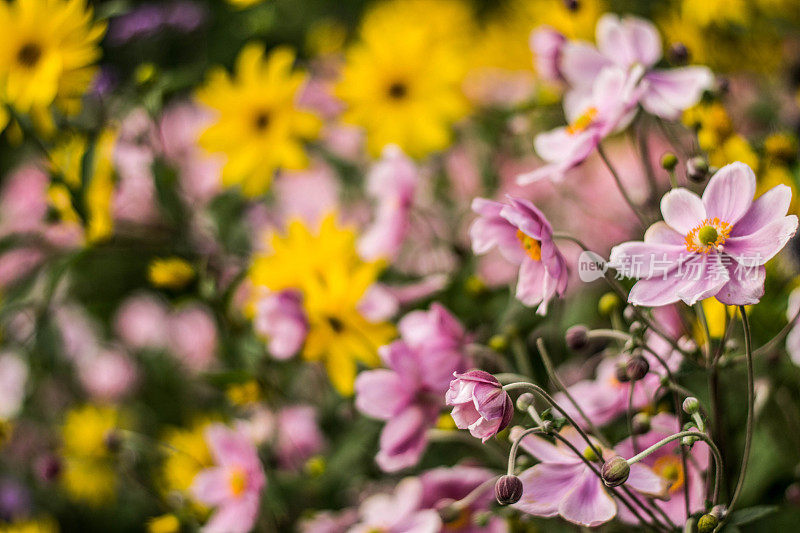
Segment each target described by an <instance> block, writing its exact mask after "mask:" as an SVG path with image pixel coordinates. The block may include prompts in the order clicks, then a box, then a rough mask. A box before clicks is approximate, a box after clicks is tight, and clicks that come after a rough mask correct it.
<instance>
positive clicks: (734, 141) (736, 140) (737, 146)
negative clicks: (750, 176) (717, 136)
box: [708, 134, 758, 168]
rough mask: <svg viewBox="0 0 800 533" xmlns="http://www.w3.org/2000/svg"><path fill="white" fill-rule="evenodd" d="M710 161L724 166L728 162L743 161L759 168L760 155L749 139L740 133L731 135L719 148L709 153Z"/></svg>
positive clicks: (718, 165) (717, 165)
mask: <svg viewBox="0 0 800 533" xmlns="http://www.w3.org/2000/svg"><path fill="white" fill-rule="evenodd" d="M708 161H709V163H711V164H712V165H714V166H716V167H723V166H725V165H727V164H728V163H733V162H735V161H741V162H742V163H745V164H746V165H748V166H749V167H750V168H758V155H757V154H756V153H755V151H754V150H753V148H752V147H751V146H750V143H749V142H747V139H745V138H744V137H742V136H741V135H739V134H736V135H731V136H730V137H728V138H727V139H725V141H724V142H723V143H722V146H720V147H719V148H718V149H716V150H713V151H711V152H710V153H709V154H708Z"/></svg>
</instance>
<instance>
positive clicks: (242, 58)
mask: <svg viewBox="0 0 800 533" xmlns="http://www.w3.org/2000/svg"><path fill="white" fill-rule="evenodd" d="M294 57H295V56H294V52H292V51H291V50H290V49H288V48H284V47H280V48H276V49H275V50H273V51H272V52H271V53H270V54H269V56H268V57H267V58H266V59H265V58H264V47H263V45H260V44H256V43H251V44H248V45H247V46H245V47H244V49H243V50H242V51H241V53H240V54H239V58H238V59H237V61H236V75H235V77H231V76H230V75H228V73H227V72H225V70H223V69H222V68H216V69H215V70H213V71H212V72H211V73H210V74H209V76H208V81H207V82H206V84H205V86H204V87H202V88H201V89H199V90H198V92H197V99H198V100H199V101H200V102H201V103H202V104H204V105H206V106H208V107H209V108H211V109H212V110H213V111H214V112H215V114H216V121H215V122H214V123H213V124H212V125H211V126H210V127H209V128H208V129H206V130H205V131H204V132H203V133H202V134H201V136H200V144H201V146H203V148H204V149H205V150H206V151H208V152H211V153H221V154H224V155H225V156H226V158H227V160H226V162H225V166H224V167H223V169H222V181H223V183H224V184H225V185H226V186H233V185H240V186H241V189H242V192H243V193H244V194H245V195H247V196H258V195H260V194H263V193H264V192H266V191H267V189H269V186H270V184H271V182H272V176H273V175H274V174H275V171H276V170H278V169H281V168H285V169H289V170H298V169H303V168H305V167H307V166H308V156H307V155H306V153H305V149H304V147H303V142H304V141H308V140H312V139H315V138H316V137H317V136H318V134H319V129H320V125H321V123H320V120H319V119H318V118H317V117H316V116H315V115H313V114H311V113H309V112H306V111H302V110H300V109H298V108H297V106H296V99H297V94H298V90H299V89H300V87H301V86H302V85H303V83H305V80H306V75H305V74H304V73H303V72H293V71H292V64H293V63H294Z"/></svg>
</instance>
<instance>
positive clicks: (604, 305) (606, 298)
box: [597, 292, 620, 316]
mask: <svg viewBox="0 0 800 533" xmlns="http://www.w3.org/2000/svg"><path fill="white" fill-rule="evenodd" d="M619 304H620V299H619V296H617V295H616V294H615V293H613V292H607V293H605V294H604V295H603V296H601V297H600V301H599V302H597V310H598V311H600V314H601V315H604V316H608V315H610V314H611V313H613V312H614V310H615V309H617V308H618V307H619Z"/></svg>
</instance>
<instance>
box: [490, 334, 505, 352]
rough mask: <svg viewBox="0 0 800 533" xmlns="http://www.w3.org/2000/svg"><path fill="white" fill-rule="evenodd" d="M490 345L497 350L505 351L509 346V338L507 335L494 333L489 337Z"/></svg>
mask: <svg viewBox="0 0 800 533" xmlns="http://www.w3.org/2000/svg"><path fill="white" fill-rule="evenodd" d="M488 346H489V348H491V349H492V350H494V351H495V352H503V351H505V349H506V348H508V339H507V338H506V337H505V335H492V338H490V339H489V344H488Z"/></svg>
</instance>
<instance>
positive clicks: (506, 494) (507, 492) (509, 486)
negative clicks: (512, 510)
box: [494, 475, 522, 505]
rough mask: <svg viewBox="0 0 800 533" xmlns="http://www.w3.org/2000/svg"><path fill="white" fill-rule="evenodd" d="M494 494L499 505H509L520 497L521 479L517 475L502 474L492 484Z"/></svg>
mask: <svg viewBox="0 0 800 533" xmlns="http://www.w3.org/2000/svg"><path fill="white" fill-rule="evenodd" d="M494 495H495V497H496V498H497V503H499V504H500V505H511V504H512V503H517V502H518V501H519V499H520V498H522V480H520V479H519V478H518V477H517V476H508V475H506V476H503V477H501V478H500V479H498V480H497V483H495V485H494Z"/></svg>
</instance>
